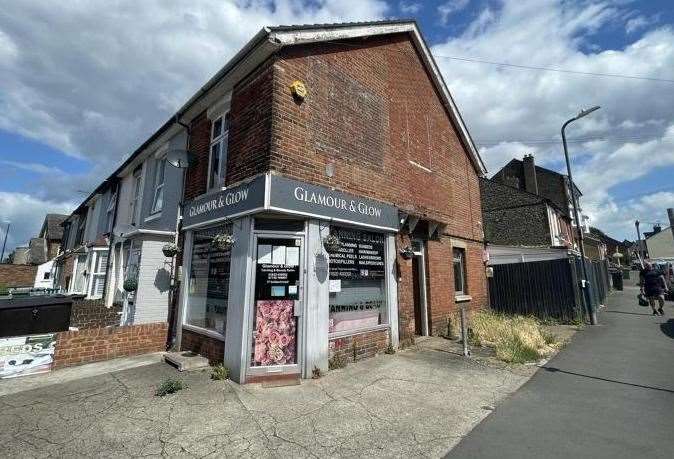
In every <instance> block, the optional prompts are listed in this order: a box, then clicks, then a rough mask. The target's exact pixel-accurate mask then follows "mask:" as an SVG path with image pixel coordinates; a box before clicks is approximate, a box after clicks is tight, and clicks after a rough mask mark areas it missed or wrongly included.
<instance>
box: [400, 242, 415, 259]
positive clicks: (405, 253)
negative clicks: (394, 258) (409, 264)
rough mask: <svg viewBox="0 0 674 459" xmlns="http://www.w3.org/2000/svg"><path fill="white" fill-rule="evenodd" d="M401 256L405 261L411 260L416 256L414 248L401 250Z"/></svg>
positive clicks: (408, 247)
mask: <svg viewBox="0 0 674 459" xmlns="http://www.w3.org/2000/svg"><path fill="white" fill-rule="evenodd" d="M400 256H401V257H403V258H404V259H405V260H411V259H412V257H413V256H414V250H412V247H410V246H409V245H408V246H407V247H405V248H404V249H401V250H400Z"/></svg>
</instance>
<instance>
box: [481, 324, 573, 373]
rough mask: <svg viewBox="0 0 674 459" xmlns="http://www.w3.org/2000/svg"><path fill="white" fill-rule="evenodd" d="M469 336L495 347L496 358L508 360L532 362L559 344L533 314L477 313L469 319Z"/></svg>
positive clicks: (482, 344) (510, 361)
mask: <svg viewBox="0 0 674 459" xmlns="http://www.w3.org/2000/svg"><path fill="white" fill-rule="evenodd" d="M471 322H472V323H471V331H472V334H473V336H472V339H473V341H474V343H475V344H477V345H479V346H488V347H491V348H493V349H494V351H495V352H496V357H497V358H498V359H499V360H503V361H504V362H508V363H526V362H535V361H537V360H540V359H541V358H544V357H547V356H549V355H550V354H552V352H553V351H554V350H555V349H557V348H558V347H559V345H560V343H559V341H558V339H557V337H556V336H555V335H553V334H551V333H549V332H546V331H545V330H544V329H543V327H542V325H541V323H540V321H538V320H537V319H535V318H533V317H524V316H506V315H503V314H496V313H494V312H489V311H480V312H476V313H475V314H474V315H473V317H472V321H471Z"/></svg>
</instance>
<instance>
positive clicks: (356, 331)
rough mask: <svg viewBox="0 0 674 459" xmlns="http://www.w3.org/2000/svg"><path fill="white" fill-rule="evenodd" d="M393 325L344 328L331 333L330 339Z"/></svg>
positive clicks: (383, 328) (386, 328) (385, 328)
mask: <svg viewBox="0 0 674 459" xmlns="http://www.w3.org/2000/svg"><path fill="white" fill-rule="evenodd" d="M390 327H391V326H390V325H389V324H382V325H377V326H376V327H367V328H354V329H353V330H342V331H338V332H335V333H329V334H328V339H337V338H344V337H345V336H353V335H362V334H364V333H370V332H374V331H380V330H388V329H389V328H390Z"/></svg>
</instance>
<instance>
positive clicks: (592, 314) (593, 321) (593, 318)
mask: <svg viewBox="0 0 674 459" xmlns="http://www.w3.org/2000/svg"><path fill="white" fill-rule="evenodd" d="M595 110H599V106H595V107H592V108H588V109H587V110H582V111H581V112H580V113H579V114H578V115H577V116H575V117H573V118H571V119H570V120H568V121H566V122H565V123H564V124H563V125H562V144H563V145H564V158H565V159H566V173H567V175H568V176H569V188H570V190H571V200H572V202H573V215H574V219H575V220H576V228H577V230H578V245H579V246H580V258H581V263H580V264H581V266H582V268H583V280H582V289H583V303H585V310H586V311H587V315H588V316H589V319H590V325H597V313H596V311H595V310H594V308H593V307H592V301H591V300H590V283H589V282H588V280H587V278H588V275H587V267H586V266H585V245H584V244H583V229H582V227H581V224H582V223H581V221H580V216H579V215H578V199H577V198H576V190H575V186H574V183H573V176H572V175H571V162H570V161H569V150H568V148H567V146H566V133H565V132H564V131H565V129H566V127H567V126H568V125H569V124H571V123H572V122H574V121H576V120H578V119H580V118H583V117H584V116H587V115H589V114H590V113H592V112H593V111H595ZM585 292H587V295H586V293H585Z"/></svg>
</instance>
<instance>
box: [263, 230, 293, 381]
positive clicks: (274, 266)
mask: <svg viewBox="0 0 674 459" xmlns="http://www.w3.org/2000/svg"><path fill="white" fill-rule="evenodd" d="M301 260H302V238H301V237H272V236H262V235H259V236H257V237H256V239H255V291H254V304H253V333H252V336H253V342H252V350H251V357H250V367H251V370H252V372H253V373H258V371H259V372H260V373H262V374H265V373H269V372H283V373H298V372H299V365H298V363H299V358H298V337H299V329H298V328H299V321H298V318H299V316H300V314H301V300H302V269H301V266H302V262H301ZM256 370H257V371H256Z"/></svg>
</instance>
